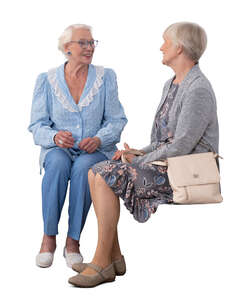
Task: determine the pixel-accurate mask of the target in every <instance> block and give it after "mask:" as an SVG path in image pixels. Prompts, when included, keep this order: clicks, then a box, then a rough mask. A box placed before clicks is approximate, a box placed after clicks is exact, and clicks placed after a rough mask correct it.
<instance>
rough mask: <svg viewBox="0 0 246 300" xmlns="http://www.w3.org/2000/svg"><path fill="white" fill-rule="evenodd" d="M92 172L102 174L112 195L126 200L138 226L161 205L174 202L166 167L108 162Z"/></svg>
mask: <svg viewBox="0 0 246 300" xmlns="http://www.w3.org/2000/svg"><path fill="white" fill-rule="evenodd" d="M92 171H93V173H94V174H96V173H99V174H100V175H101V176H102V177H103V178H104V180H105V182H106V183H107V184H108V186H110V188H111V189H112V190H113V192H114V193H115V194H116V195H117V196H118V197H120V198H121V199H123V201H124V204H125V206H126V208H127V209H128V210H129V211H130V213H131V214H133V216H134V218H135V219H136V220H137V221H138V222H146V221H147V220H148V219H149V218H150V216H151V213H155V212H156V210H157V207H158V205H159V204H164V203H165V204H167V203H172V202H173V200H172V199H173V192H172V189H171V186H170V185H169V180H168V176H167V167H164V166H155V165H152V164H149V163H147V164H143V163H140V164H137V163H136V164H134V163H132V164H126V163H122V162H121V161H115V160H106V161H101V162H99V163H97V164H95V165H94V166H93V167H92Z"/></svg>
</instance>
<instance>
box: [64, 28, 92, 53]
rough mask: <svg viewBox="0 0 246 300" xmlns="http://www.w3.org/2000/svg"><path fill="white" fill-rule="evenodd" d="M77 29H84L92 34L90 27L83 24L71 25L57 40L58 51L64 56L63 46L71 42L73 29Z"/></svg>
mask: <svg viewBox="0 0 246 300" xmlns="http://www.w3.org/2000/svg"><path fill="white" fill-rule="evenodd" d="M77 28H84V29H86V30H88V31H90V33H91V34H92V27H91V26H89V25H85V24H73V25H70V26H68V27H67V28H66V29H65V30H64V31H63V33H62V34H61V36H60V37H59V39H58V49H59V50H60V51H61V52H62V53H63V54H64V55H66V53H65V50H64V45H65V44H67V43H69V42H71V40H72V35H73V31H74V29H77Z"/></svg>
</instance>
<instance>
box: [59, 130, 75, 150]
mask: <svg viewBox="0 0 246 300" xmlns="http://www.w3.org/2000/svg"><path fill="white" fill-rule="evenodd" d="M54 140H55V143H56V145H57V146H59V147H60V148H71V147H73V145H74V138H73V136H72V133H71V132H69V131H59V132H58V133H57V134H56V135H55V139H54Z"/></svg>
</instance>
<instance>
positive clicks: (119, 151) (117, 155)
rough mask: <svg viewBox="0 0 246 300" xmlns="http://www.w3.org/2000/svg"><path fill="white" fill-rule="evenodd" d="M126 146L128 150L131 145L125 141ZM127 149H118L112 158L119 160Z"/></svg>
mask: <svg viewBox="0 0 246 300" xmlns="http://www.w3.org/2000/svg"><path fill="white" fill-rule="evenodd" d="M124 147H125V149H126V150H129V149H130V147H129V145H128V144H127V143H124ZM126 150H117V151H115V153H114V156H113V157H112V160H119V159H120V158H121V155H122V154H123V153H124V152H125V151H126Z"/></svg>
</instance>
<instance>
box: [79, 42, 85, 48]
mask: <svg viewBox="0 0 246 300" xmlns="http://www.w3.org/2000/svg"><path fill="white" fill-rule="evenodd" d="M78 44H79V45H80V46H81V47H84V46H86V44H87V43H86V41H78Z"/></svg>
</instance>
